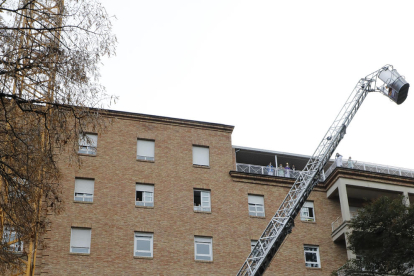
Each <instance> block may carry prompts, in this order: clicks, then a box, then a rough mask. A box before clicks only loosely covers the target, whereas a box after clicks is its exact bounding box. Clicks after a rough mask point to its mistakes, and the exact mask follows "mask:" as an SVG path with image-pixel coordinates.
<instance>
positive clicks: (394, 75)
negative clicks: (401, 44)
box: [237, 65, 409, 276]
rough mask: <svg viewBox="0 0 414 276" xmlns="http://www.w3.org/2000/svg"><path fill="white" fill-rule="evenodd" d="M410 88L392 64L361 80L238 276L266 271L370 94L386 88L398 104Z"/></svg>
mask: <svg viewBox="0 0 414 276" xmlns="http://www.w3.org/2000/svg"><path fill="white" fill-rule="evenodd" d="M378 79H380V80H382V82H383V84H382V85H378V84H377V81H378ZM382 82H381V83H382ZM408 88H409V84H408V83H407V82H406V81H405V79H404V78H403V77H402V76H400V75H399V74H398V72H397V71H396V70H395V69H393V67H392V66H391V65H386V66H384V67H382V68H381V69H379V70H377V71H375V72H373V73H371V74H369V75H368V76H366V77H365V78H362V79H360V80H359V82H358V83H357V85H356V86H355V88H354V90H353V91H352V93H351V95H350V96H349V98H348V100H347V101H346V103H345V105H344V106H343V107H342V109H341V111H340V112H339V114H338V116H337V117H336V118H335V120H334V122H333V124H332V125H331V127H330V128H329V129H328V131H327V133H326V134H325V136H324V137H323V139H322V141H321V142H320V144H319V146H318V148H317V149H316V151H315V153H314V154H313V156H312V157H311V158H310V159H309V161H308V163H307V164H306V166H305V168H304V169H303V170H302V171H301V172H300V174H299V175H298V177H297V178H296V181H295V183H294V184H293V186H292V188H291V189H290V191H289V193H288V194H287V196H286V197H285V199H284V200H283V202H282V204H281V205H280V207H279V209H278V210H277V212H276V214H275V215H274V216H273V217H272V219H271V221H270V222H269V224H268V225H267V227H266V229H265V230H264V232H263V234H262V236H261V237H260V239H259V240H258V241H257V244H256V246H255V247H254V249H253V250H252V252H251V253H250V254H249V256H248V257H247V259H246V261H245V262H244V264H243V266H242V267H241V269H240V270H239V272H238V273H237V275H238V276H241V275H243V276H245V275H249V276H250V275H262V274H263V273H264V272H265V271H266V268H267V267H268V266H269V264H270V262H271V261H272V259H273V257H274V256H275V254H276V252H277V251H278V249H279V248H280V246H281V245H282V243H283V241H284V239H285V238H286V236H287V235H288V234H289V233H291V232H292V228H293V227H294V220H295V218H296V215H297V214H298V213H299V212H300V210H301V208H302V206H303V204H304V203H305V200H306V199H307V198H308V196H309V194H310V193H311V191H312V189H313V188H314V187H315V186H316V184H317V183H318V182H319V180H320V178H321V174H322V172H323V168H324V166H325V164H326V163H327V162H328V160H329V158H330V157H331V156H332V154H333V152H334V151H335V149H336V148H337V146H338V144H339V142H341V140H342V139H343V137H344V135H345V133H346V128H347V127H348V125H349V124H350V123H351V121H352V119H353V118H354V116H355V114H356V112H357V111H358V109H359V108H360V106H361V104H362V102H363V101H364V99H365V97H366V96H367V94H368V93H369V92H382V93H383V94H384V95H386V96H387V97H389V98H390V99H391V100H393V101H394V102H396V103H397V104H401V103H402V102H404V100H405V99H406V98H407V93H408Z"/></svg>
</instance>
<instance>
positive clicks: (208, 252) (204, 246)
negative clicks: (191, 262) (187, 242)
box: [194, 237, 213, 261]
mask: <svg viewBox="0 0 414 276" xmlns="http://www.w3.org/2000/svg"><path fill="white" fill-rule="evenodd" d="M194 255H195V259H196V260H202V261H212V260H213V239H212V238H208V237H194Z"/></svg>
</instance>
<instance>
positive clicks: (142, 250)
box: [134, 232, 154, 257]
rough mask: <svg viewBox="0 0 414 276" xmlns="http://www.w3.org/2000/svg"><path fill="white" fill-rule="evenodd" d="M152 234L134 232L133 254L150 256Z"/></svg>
mask: <svg viewBox="0 0 414 276" xmlns="http://www.w3.org/2000/svg"><path fill="white" fill-rule="evenodd" d="M153 236H154V234H152V233H140V232H135V247H134V256H137V257H152V246H153V242H152V240H153Z"/></svg>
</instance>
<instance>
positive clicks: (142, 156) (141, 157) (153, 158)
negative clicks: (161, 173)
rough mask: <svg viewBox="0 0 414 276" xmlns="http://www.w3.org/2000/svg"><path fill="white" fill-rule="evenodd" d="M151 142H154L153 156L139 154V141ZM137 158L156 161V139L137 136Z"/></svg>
mask: <svg viewBox="0 0 414 276" xmlns="http://www.w3.org/2000/svg"><path fill="white" fill-rule="evenodd" d="M140 141H142V142H151V144H152V147H153V148H152V153H153V154H152V155H153V156H146V155H138V151H139V145H138V144H139V142H140ZM137 160H140V161H152V162H155V140H151V139H141V138H137Z"/></svg>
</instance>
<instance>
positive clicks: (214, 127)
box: [103, 109, 234, 133]
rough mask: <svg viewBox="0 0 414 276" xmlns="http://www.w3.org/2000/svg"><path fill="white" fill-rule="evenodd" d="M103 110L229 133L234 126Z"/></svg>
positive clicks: (146, 119)
mask: <svg viewBox="0 0 414 276" xmlns="http://www.w3.org/2000/svg"><path fill="white" fill-rule="evenodd" d="M103 111H104V112H105V113H106V114H105V115H108V116H114V117H122V118H126V119H135V120H141V121H148V122H156V123H164V124H172V125H182V126H188V127H195V128H207V129H210V130H215V131H222V132H229V133H232V132H233V129H234V126H231V125H225V124H217V123H209V122H203V121H195V120H187V119H179V118H173V117H164V116H158V115H150V114H142V113H134V112H127V111H119V110H111V109H103Z"/></svg>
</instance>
